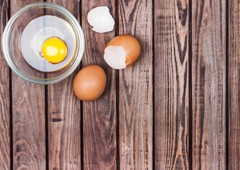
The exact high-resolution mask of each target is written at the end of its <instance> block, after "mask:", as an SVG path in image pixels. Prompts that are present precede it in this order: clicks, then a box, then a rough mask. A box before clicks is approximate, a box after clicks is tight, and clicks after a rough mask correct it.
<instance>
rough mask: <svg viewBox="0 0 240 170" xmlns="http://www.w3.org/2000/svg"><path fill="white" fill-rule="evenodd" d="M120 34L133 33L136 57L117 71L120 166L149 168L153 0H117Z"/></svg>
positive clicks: (151, 134)
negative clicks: (138, 48)
mask: <svg viewBox="0 0 240 170" xmlns="http://www.w3.org/2000/svg"><path fill="white" fill-rule="evenodd" d="M118 4H119V7H118V9H119V10H118V14H119V34H131V35H133V36H136V37H137V38H138V39H139V40H140V43H141V47H142V51H141V56H140V58H139V60H138V61H137V62H136V63H135V64H134V65H133V66H130V67H128V68H126V69H124V70H121V71H120V74H119V148H120V151H119V152H120V169H137V170H141V169H144V170H146V169H152V166H153V165H152V162H153V157H152V154H153V153H152V152H153V146H152V144H153V141H152V138H153V132H152V128H153V120H152V119H153V94H152V93H153V78H152V75H153V51H152V46H153V44H152V40H153V39H152V38H153V29H152V25H153V23H152V22H153V20H152V18H153V16H152V7H153V4H152V0H131V1H130V0H119V1H118Z"/></svg>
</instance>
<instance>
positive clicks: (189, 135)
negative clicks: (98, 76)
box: [0, 0, 240, 170]
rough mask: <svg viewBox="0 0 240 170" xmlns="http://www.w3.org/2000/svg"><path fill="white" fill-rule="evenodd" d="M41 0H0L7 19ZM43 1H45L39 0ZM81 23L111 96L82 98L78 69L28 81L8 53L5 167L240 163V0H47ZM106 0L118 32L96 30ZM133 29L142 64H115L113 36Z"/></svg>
mask: <svg viewBox="0 0 240 170" xmlns="http://www.w3.org/2000/svg"><path fill="white" fill-rule="evenodd" d="M36 1H37V0H0V11H1V15H0V17H1V19H0V21H1V24H0V30H1V33H0V36H2V32H3V29H4V27H5V25H6V22H7V21H8V19H9V18H10V17H11V16H12V15H13V14H14V13H15V12H16V11H17V10H19V9H20V8H22V7H23V6H25V5H27V4H29V3H32V2H36ZM39 1H40V0H39ZM47 1H48V2H54V3H57V4H60V5H61V6H63V7H65V8H67V9H68V10H69V11H71V12H72V13H73V14H74V16H75V17H76V18H77V19H78V20H79V22H80V23H81V25H82V27H83V30H84V33H85V38H86V50H85V55H84V59H83V60H82V64H81V66H86V65H88V64H92V63H97V64H99V65H101V66H103V67H104V68H105V71H106V72H107V76H108V83H107V89H106V92H105V94H104V95H103V97H102V98H101V99H99V100H97V101H95V102H89V103H85V102H80V101H79V100H77V99H76V97H75V96H74V94H73V90H72V80H73V77H74V75H75V74H76V72H75V73H74V74H73V75H72V76H70V77H69V78H68V79H66V80H64V81H63V82H61V83H58V84H54V85H49V86H41V85H34V84H31V83H28V82H26V81H24V80H22V79H21V78H19V77H18V76H17V75H16V74H14V73H13V72H12V71H10V69H9V68H8V67H7V65H6V63H5V61H4V58H3V55H2V53H0V170H5V169H6V170H8V169H19V170H20V169H21V170H22V169H24V170H25V169H29V170H38V169H39V170H44V169H51V170H52V169H53V170H57V169H64V170H65V169H69V170H70V169H71V170H72V169H75V170H81V169H82V170H83V169H84V170H87V169H89V170H90V169H92V170H108V169H113V170H115V169H126V170H127V169H136V170H146V169H149V170H150V169H157V170H158V169H169V170H170V169H171V170H172V169H192V170H197V169H206V170H214V169H222V170H224V169H231V170H238V169H240V104H239V102H240V88H239V85H238V83H239V82H240V10H239V9H240V0H228V1H226V0H194V1H191V0H112V1H110V0H47ZM101 5H106V6H108V7H109V8H110V9H111V13H112V14H113V16H114V18H115V21H116V28H115V30H114V31H113V32H110V33H106V34H96V33H94V32H93V31H92V30H91V27H90V26H89V24H88V23H87V21H86V16H87V12H88V11H89V10H90V9H92V8H93V7H96V6H101ZM119 34H132V35H134V36H136V37H137V38H138V39H139V40H140V41H141V45H142V55H141V58H140V59H139V60H138V61H137V63H136V64H134V66H132V67H129V68H127V69H125V70H121V71H115V70H112V69H111V68H109V67H108V66H107V65H106V63H105V62H104V60H103V57H102V56H103V50H104V47H105V44H106V43H107V42H108V41H109V40H110V39H111V38H113V37H114V36H116V35H119Z"/></svg>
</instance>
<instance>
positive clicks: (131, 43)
mask: <svg viewBox="0 0 240 170" xmlns="http://www.w3.org/2000/svg"><path fill="white" fill-rule="evenodd" d="M140 53H141V46H140V43H139V41H138V40H137V39H136V38H135V37H133V36H131V35H119V36H117V37H115V38H113V39H112V40H111V41H110V42H109V43H108V44H107V46H106V48H105V52H104V60H105V61H106V62H107V64H108V65H109V66H110V67H112V68H114V69H123V68H126V67H127V66H128V65H131V64H133V63H134V62H135V61H136V60H137V59H138V58H139V56H140Z"/></svg>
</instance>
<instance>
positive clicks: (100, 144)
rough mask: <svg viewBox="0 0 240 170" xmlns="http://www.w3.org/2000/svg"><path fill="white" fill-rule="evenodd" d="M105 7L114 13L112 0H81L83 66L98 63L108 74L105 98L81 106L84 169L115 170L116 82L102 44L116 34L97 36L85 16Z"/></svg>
mask: <svg viewBox="0 0 240 170" xmlns="http://www.w3.org/2000/svg"><path fill="white" fill-rule="evenodd" d="M97 6H108V7H109V9H110V12H111V14H113V16H114V14H115V1H109V0H100V1H89V0H82V23H83V29H84V33H85V38H86V41H85V42H86V49H85V56H84V59H83V66H86V65H88V64H99V65H100V66H102V67H103V68H104V70H105V71H106V74H107V79H108V81H107V87H106V90H105V93H104V95H103V96H102V97H101V98H100V99H98V100H97V101H94V102H87V103H86V102H84V103H83V120H84V121H83V125H84V126H83V138H84V169H86V170H87V169H89V170H91V169H99V170H108V169H117V160H116V157H117V146H116V79H115V71H114V70H112V69H111V68H109V67H108V66H107V65H106V63H105V62H104V59H103V51H104V48H105V44H106V43H107V42H108V41H109V40H110V39H111V38H113V37H114V35H115V32H114V31H112V32H110V33H105V34H98V33H95V32H93V31H92V30H91V26H90V25H89V24H88V23H87V13H88V11H89V10H91V9H92V8H94V7H97Z"/></svg>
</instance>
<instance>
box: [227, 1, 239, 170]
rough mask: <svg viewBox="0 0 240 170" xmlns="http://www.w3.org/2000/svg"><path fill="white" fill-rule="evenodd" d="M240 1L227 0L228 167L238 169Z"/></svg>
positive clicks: (232, 169)
mask: <svg viewBox="0 0 240 170" xmlns="http://www.w3.org/2000/svg"><path fill="white" fill-rule="evenodd" d="M239 7H240V1H239V0H231V1H229V12H230V13H229V14H230V15H229V23H228V25H229V37H228V38H229V44H228V45H229V46H228V49H229V55H228V56H229V61H228V120H229V123H228V132H229V133H228V142H229V143H228V145H227V146H228V151H229V154H228V160H229V162H228V169H231V170H234V169H240V161H239V160H240V144H239V141H240V88H239V83H240V44H239V42H240V11H239Z"/></svg>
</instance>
